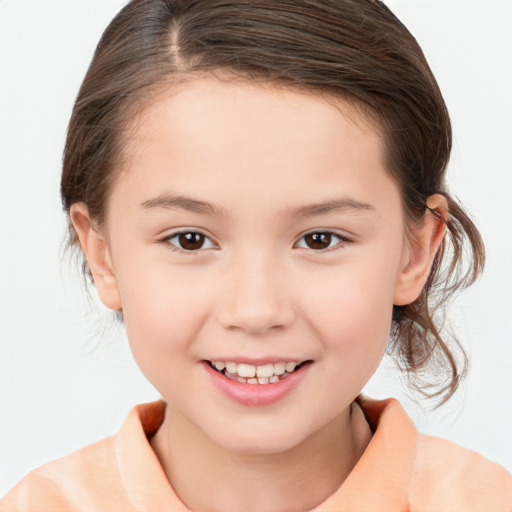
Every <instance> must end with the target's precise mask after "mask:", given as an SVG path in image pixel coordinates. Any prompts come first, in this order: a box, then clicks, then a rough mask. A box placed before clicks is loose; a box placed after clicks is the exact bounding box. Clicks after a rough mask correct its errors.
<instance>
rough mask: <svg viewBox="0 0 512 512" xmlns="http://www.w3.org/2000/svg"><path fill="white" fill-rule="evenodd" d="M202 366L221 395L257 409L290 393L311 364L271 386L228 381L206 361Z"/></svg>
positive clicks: (303, 366) (306, 364)
mask: <svg viewBox="0 0 512 512" xmlns="http://www.w3.org/2000/svg"><path fill="white" fill-rule="evenodd" d="M202 366H203V367H204V368H205V370H206V372H207V374H208V375H209V377H210V378H211V379H212V382H213V384H214V385H215V386H216V387H217V389H219V390H220V391H221V392H222V393H224V394H225V395H227V396H228V397H229V398H231V399H232V400H234V401H236V402H238V403H240V404H243V405H250V406H253V407H257V406H262V405H270V404H273V403H275V402H278V401H279V400H282V399H283V398H284V397H285V396H287V395H288V394H289V393H291V392H292V391H293V390H294V389H295V388H296V387H297V386H298V385H299V384H300V382H301V381H302V380H303V379H304V377H305V376H306V374H307V372H308V370H309V368H310V367H311V363H305V364H304V365H302V366H301V367H300V368H299V369H298V370H295V371H294V372H293V373H291V374H290V375H289V376H288V377H286V378H285V379H282V380H280V381H279V382H275V383H273V384H243V383H241V382H236V381H234V380H231V379H228V378H227V377H226V376H224V375H223V374H222V373H220V372H218V371H216V370H214V369H213V368H212V367H211V366H210V364H209V363H208V362H206V361H203V362H202Z"/></svg>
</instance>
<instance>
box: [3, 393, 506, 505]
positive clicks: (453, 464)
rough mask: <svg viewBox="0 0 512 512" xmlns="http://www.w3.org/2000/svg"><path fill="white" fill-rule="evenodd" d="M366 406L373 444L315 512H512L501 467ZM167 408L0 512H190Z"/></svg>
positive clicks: (140, 418) (139, 412) (388, 410)
mask: <svg viewBox="0 0 512 512" xmlns="http://www.w3.org/2000/svg"><path fill="white" fill-rule="evenodd" d="M359 403H360V405H361V406H362V407H363V410H364V412H365V415H366V418H367V419H368V421H369V423H370V425H371V426H372V429H373V430H374V435H373V437H372V440H371V441H370V444H369V445H368V447H367V449H366V451H365V452H364V454H363V456H362V457H361V459H360V460H359V462H358V463H357V464H356V466H355V467H354V469H353V470H352V472H351V473H350V475H349V476H348V478H347V479H346V480H345V482H344V483H343V484H342V485H341V487H340V488H339V489H338V490H337V491H336V492H335V493H334V494H333V495H332V496H330V497H329V498H328V499H327V500H326V501H324V502H323V503H322V504H320V505H319V506H318V507H317V508H315V509H314V511H315V512H349V511H351V512H356V511H364V512H399V511H400V512H402V511H404V512H405V511H409V512H442V511H451V512H454V511H457V512H472V511H475V512H512V477H511V476H510V474H509V473H508V472H507V471H506V470H505V469H503V468H502V467H501V466H499V465H497V464H495V463H493V462H490V461H488V460H486V459H484V458H483V457H482V456H480V455H478V454H477V453H475V452H473V451H470V450H467V449H464V448H461V447H459V446H457V445H455V444H453V443H451V442H449V441H445V440H443V439H439V438H435V437H430V436H425V435H422V434H419V433H418V431H417V430H416V429H415V427H414V425H413V424H412V422H411V420H410V419H409V417H408V416H407V414H406V413H405V411H404V410H403V408H402V407H401V405H400V404H399V403H398V402H397V401H396V400H394V399H389V400H384V401H373V400H368V399H365V398H361V399H359ZM164 410H165V404H164V402H163V401H157V402H152V403H149V404H142V405H138V406H136V407H135V408H134V409H133V410H132V411H131V413H130V414H129V416H128V417H127V418H126V420H125V422H124V424H123V425H122V427H121V429H120V431H119V432H118V433H117V434H116V435H114V436H111V437H108V438H106V439H104V440H102V441H100V442H98V443H95V444H92V445H90V446H87V447H85V448H82V449H81V450H78V451H76V452H74V453H72V454H70V455H68V456H66V457H63V458H61V459H58V460H56V461H54V462H50V463H48V464H45V465H44V466H42V467H40V468H38V469H36V470H34V471H33V472H31V473H30V474H29V475H27V476H26V477H25V478H24V479H22V480H21V482H19V483H18V484H17V485H16V486H15V487H14V488H13V489H12V490H11V491H10V492H9V493H8V494H7V495H6V496H5V497H4V499H3V500H2V501H0V511H2V512H18V511H24V512H25V511H26V512H29V511H30V512H43V511H44V512H59V511H67V512H78V511H88V512H89V511H90V512H92V511H94V512H98V511H102V512H107V511H116V512H119V511H123V512H131V511H144V512H159V511H162V512H163V511H166V512H178V511H187V512H189V509H188V508H187V507H186V506H185V505H184V504H183V503H182V502H181V501H180V499H179V498H178V497H177V496H176V494H175V493H174V491H173V489H172V487H171V485H170V484H169V481H168V480H167V477H166V475H165V473H164V471H163V469H162V467H161V466H160V463H159V461H158V459H157V457H156V455H155V453H154V452H153V450H152V448H151V445H150V444H149V442H148V437H151V435H153V434H154V433H155V432H156V431H157V429H158V428H159V426H160V424H161V422H162V420H163V415H164Z"/></svg>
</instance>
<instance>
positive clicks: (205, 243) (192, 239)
mask: <svg viewBox="0 0 512 512" xmlns="http://www.w3.org/2000/svg"><path fill="white" fill-rule="evenodd" d="M162 241H163V242H168V243H169V244H171V245H173V246H174V247H176V248H177V249H181V250H183V251H190V252H191V251H198V250H199V249H213V248H214V247H215V244H214V243H213V242H212V241H211V240H210V239H209V238H208V237H207V236H206V235H203V233H199V232H197V231H182V232H181V233H175V234H173V235H171V236H168V237H166V238H165V239H164V240H162Z"/></svg>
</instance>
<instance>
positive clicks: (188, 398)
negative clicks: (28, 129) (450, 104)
mask: <svg viewBox="0 0 512 512" xmlns="http://www.w3.org/2000/svg"><path fill="white" fill-rule="evenodd" d="M450 148H451V133H450V122H449V118H448V115H447V112H446V108H445V105H444V102H443V99H442V97H441V94H440V92H439V89H438V87H437V84H436V82H435V80H434V78H433V76H432V74H431V72H430V70H429V68H428V65H427V64H426V62H425V59H424V57H423V55H422V53H421V50H420V49H419V47H418V46H417V44H416V42H415V40H414V39H413V38H412V36H411V35H410V34H409V33H408V32H407V30H406V29H405V28H404V27H403V25H401V24H400V22H399V21H398V20H397V19H396V18H395V17H394V16H393V14H392V13H391V12H390V11H389V10H388V9H387V8H386V7H385V6H384V4H382V3H381V2H374V1H371V0H358V1H348V0H346V1H341V0H332V1H330V0H323V1H316V2H312V1H307V2H306V1H304V2H297V1H293V2H292V1H290V2H270V1H264V0H260V1H242V2H240V1H237V2H227V1H212V0H209V1H183V2H180V1H174V2H173V1H162V0H158V1H157V0H134V1H132V2H130V3H129V4H128V5H127V6H126V7H125V8H124V9H123V10H122V11H121V13H120V14H119V15H118V16H117V17H116V18H115V19H114V21H113V22H112V23H111V25H110V26H109V27H108V28H107V30H106V32H105V34H104V36H103V38H102V40H101V41H100V44H99V46H98V49H97V52H96V54H95V57H94V59H93V62H92V64H91V67H90V69H89V72H88V74H87V76H86V78H85V80H84V83H83V85H82V88H81V90H80V93H79V97H78V99H77V102H76V105H75V109H74V112H73V115H72V119H71V122H70V126H69V131H68V138H67V144H66V151H65V158H64V168H63V174H62V185H61V193H62V198H63V202H64V207H65V209H66V211H67V212H68V215H69V219H70V243H71V244H72V245H74V246H76V247H79V248H80V249H81V251H83V254H84V256H85V258H86V260H84V265H85V269H86V272H87V273H88V275H90V276H91V277H92V279H93V281H94V284H95V286H96V288H97V290H98V294H99V296H100V298H101V300H102V301H103V303H104V304H105V305H106V306H107V307H109V308H110V309H112V310H113V311H116V312H117V313H118V315H119V317H120V319H122V321H123V322H124V324H125V326H126V330H127V334H128V339H129V342H130V346H131V349H132V351H133V354H134V357H135V359H136V360H137V362H138V364H139V366H140V368H141V369H142V371H143V372H144V373H145V375H146V376H147V377H148V379H149V380H150V381H151V382H152V384H153V385H154V386H155V387H156V388H157V389H158V390H159V392H160V393H161V395H162V398H163V400H162V401H158V402H155V403H152V404H144V405H141V406H138V407H137V408H136V409H134V411H132V413H131V414H130V416H129V417H128V418H127V420H126V422H125V423H124V425H123V427H122V428H121V430H120V431H119V433H118V434H116V435H115V436H114V437H112V438H108V439H106V440H104V441H101V442H99V443H97V444H95V445H92V446H90V447H87V448H85V449H83V450H81V451H79V452H76V453H74V454H72V455H70V456H68V457H65V458H63V459H61V460H59V461H56V462H54V463H51V464H49V465H46V466H44V467H43V468H41V469H39V470H37V471H35V472H33V473H32V474H31V475H29V476H28V477H27V478H26V479H24V480H23V481H22V482H21V483H20V484H18V486H17V487H16V488H15V489H13V491H12V492H11V493H9V494H8V495H7V497H6V498H5V500H4V501H3V502H2V506H3V507H4V508H5V510H222V511H229V510H247V511H252V510H269V511H273V510H276V511H280V510H293V511H294V510H297V511H298V510H313V509H316V510H332V511H340V510H441V509H446V510H510V509H511V508H512V486H511V479H510V476H509V475H508V473H507V472H506V471H505V470H503V469H502V468H500V467H499V466H497V465H495V464H493V463H491V462H489V461H487V460H485V459H483V458H482V457H480V456H478V455H476V454H475V453H473V452H469V451H467V450H464V449H462V448H459V447H457V446H455V445H453V444H451V443H448V442H446V441H442V440H439V439H436V438H430V437H426V436H422V435H420V434H418V433H417V431H416V430H415V428H414V427H413V426H412V424H411V422H410V420H409V419H408V418H407V416H406V415H405V413H404V411H403V409H402V408H401V407H400V405H399V404H398V403H397V402H395V401H393V400H388V401H384V402H374V401H371V400H369V399H366V398H364V397H362V396H361V395H360V392H361V389H362V388H363V386H364V385H365V383H366V382H367V381H368V379H369V378H370V377H371V375H372V374H373V372H374V371H375V369H376V368H377V366H378V364H379V362H380V360H381V358H382V355H383V352H384V350H385V349H386V347H388V348H389V350H390V351H392V352H394V353H395V354H396V356H397V358H398V359H399V361H401V364H402V366H403V367H404V369H405V370H406V371H407V372H408V374H409V375H410V376H411V383H412V384H413V385H415V386H416V387H418V388H420V389H422V390H423V392H424V393H425V394H428V395H430V396H432V397H433V398H434V399H436V398H437V399H438V400H440V401H445V400H447V399H448V398H449V397H450V396H451V395H452V394H453V393H454V392H455V390H456V388H457V386H458V384H459V381H460V379H461V376H462V375H463V373H464V364H463V357H461V356H460V355H459V356H457V352H456V351H455V348H456V346H457V345H456V344H455V343H454V342H452V343H450V342H449V340H448V339H447V338H446V336H445V334H444V333H442V331H441V328H440V320H441V319H440V318H439V317H438V316H437V315H436V312H437V311H438V310H439V308H440V307H442V306H443V305H444V303H445V302H446V300H447V298H448V297H449V296H450V295H451V294H452V293H453V292H454V291H455V290H457V289H459V288H461V287H463V286H466V285H468V284H470V283H471V282H473V281H474V279H475V278H476V277H477V275H478V274H479V272H480V271H481V268H482V265H483V247H482V243H481V239H480V236H479V234H478V232H477V231H476V228H475V227H474V226H473V224H472V222H471V221H470V219H469V218H468V216H467V214H466V213H465V211H464V209H463V208H462V207H461V206H460V205H459V204H458V203H457V202H456V201H455V200H454V199H453V197H451V196H450V195H449V193H448V192H447V189H446V184H445V168H446V165H447V161H448V157H449V153H450ZM466 245H467V247H469V249H470V251H471V254H472V259H471V261H470V262H469V266H468V267H467V268H466V269H464V268H463V266H462V252H463V249H464V247H465V246H466ZM461 359H462V363H461V361H460V360H461ZM443 375H444V378H443Z"/></svg>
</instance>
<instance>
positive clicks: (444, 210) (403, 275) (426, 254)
mask: <svg viewBox="0 0 512 512" xmlns="http://www.w3.org/2000/svg"><path fill="white" fill-rule="evenodd" d="M447 219H448V203H447V201H446V198H445V197H444V196H443V195H441V194H434V195H432V196H430V197H429V198H428V200H427V209H426V212H425V215H424V217H423V219H422V220H421V222H420V223H419V224H418V225H416V226H414V227H413V228H411V234H410V239H409V241H408V245H407V248H406V251H405V253H404V259H403V261H402V266H401V269H400V272H399V275H398V279H397V282H396V286H395V294H394V299H393V301H394V302H393V303H394V304H395V305H396V306H404V305H406V304H411V303H412V302H414V301H415V300H416V299H417V298H418V297H419V296H420V294H421V292H422V290H423V288H424V286H425V283H426V282H427V279H428V277H429V275H430V269H431V268H432V264H433V262H434V258H435V256H436V254H437V251H438V250H439V247H440V246H441V244H442V242H443V239H444V237H445V234H446V221H447Z"/></svg>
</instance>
